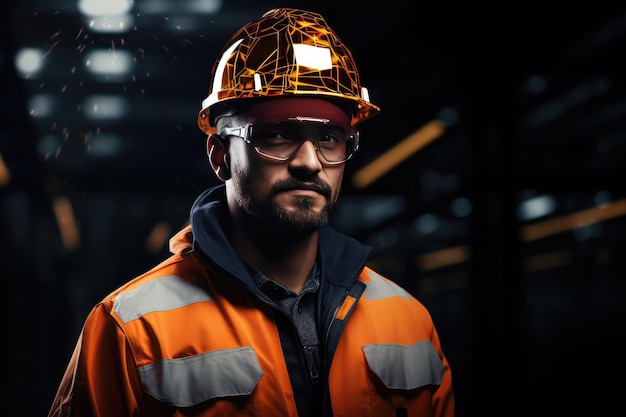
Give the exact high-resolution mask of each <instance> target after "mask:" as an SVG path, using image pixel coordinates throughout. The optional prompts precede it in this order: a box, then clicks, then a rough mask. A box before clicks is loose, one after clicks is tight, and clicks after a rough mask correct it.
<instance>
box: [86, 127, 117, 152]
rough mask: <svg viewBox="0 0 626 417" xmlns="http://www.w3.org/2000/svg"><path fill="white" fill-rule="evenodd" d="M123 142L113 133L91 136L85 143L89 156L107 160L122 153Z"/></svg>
mask: <svg viewBox="0 0 626 417" xmlns="http://www.w3.org/2000/svg"><path fill="white" fill-rule="evenodd" d="M123 143H124V142H123V140H122V138H121V137H120V136H119V135H116V134H113V133H101V134H99V135H96V136H92V137H91V139H90V140H89V143H87V152H88V153H89V155H91V156H94V157H97V158H107V157H111V156H115V155H119V154H120V153H121V152H122V145H123Z"/></svg>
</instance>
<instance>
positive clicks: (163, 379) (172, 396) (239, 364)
mask: <svg viewBox="0 0 626 417" xmlns="http://www.w3.org/2000/svg"><path fill="white" fill-rule="evenodd" d="M139 375H140V376H141V381H142V383H143V387H144V389H145V390H146V391H147V392H148V393H149V394H150V395H152V396H153V397H154V398H156V399H157V400H159V401H161V402H164V403H166V404H170V405H173V406H178V407H191V406H193V405H196V404H199V403H201V402H203V401H207V400H211V399H216V398H222V397H233V396H248V395H250V394H251V393H252V391H253V390H254V388H255V387H256V385H257V384H258V382H259V380H260V379H261V377H262V376H263V371H262V370H261V366H260V365H259V361H258V359H257V357H256V354H255V353H254V350H253V349H252V348H251V347H241V348H236V349H225V350H218V351H212V352H206V353H202V354H199V355H195V356H190V357H186V358H180V359H164V360H162V361H159V362H157V363H153V364H150V365H146V366H143V367H141V368H139Z"/></svg>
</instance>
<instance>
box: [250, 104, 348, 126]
mask: <svg viewBox="0 0 626 417" xmlns="http://www.w3.org/2000/svg"><path fill="white" fill-rule="evenodd" d="M239 116H240V117H242V118H246V119H249V120H250V121H256V122H262V121H269V120H272V121H279V120H290V119H293V118H296V117H305V118H314V119H327V120H328V121H329V123H332V124H337V125H345V126H349V125H350V117H349V116H348V114H347V113H346V112H345V111H344V110H343V109H342V108H341V107H338V106H337V105H335V104H333V103H331V102H329V101H327V100H323V99H316V98H280V99H272V100H266V101H263V102H260V103H257V104H255V105H253V106H251V107H249V108H248V109H246V110H244V111H243V112H241V113H240V114H239Z"/></svg>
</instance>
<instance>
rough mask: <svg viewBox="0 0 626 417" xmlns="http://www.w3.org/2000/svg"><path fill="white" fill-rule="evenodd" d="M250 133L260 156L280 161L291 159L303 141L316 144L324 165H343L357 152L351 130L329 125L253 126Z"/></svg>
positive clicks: (356, 137)
mask: <svg viewBox="0 0 626 417" xmlns="http://www.w3.org/2000/svg"><path fill="white" fill-rule="evenodd" d="M305 125H308V126H305ZM249 133H250V135H249V138H250V143H251V144H252V145H253V146H254V147H255V148H256V149H257V150H258V152H259V153H261V154H263V155H266V156H269V157H272V158H277V159H281V160H284V159H288V158H290V157H291V156H293V155H294V154H295V153H296V152H297V151H298V149H300V146H302V143H303V142H304V141H305V140H306V139H312V140H313V141H314V142H315V144H316V147H317V149H318V150H319V153H320V154H321V155H322V157H323V158H324V159H325V160H326V161H327V162H337V163H338V162H344V161H346V160H347V159H348V158H350V157H351V156H352V154H353V153H354V152H355V151H356V150H357V149H358V134H357V132H356V131H355V130H354V129H352V128H349V129H346V128H345V127H342V126H336V125H330V124H320V123H315V124H313V123H302V122H273V123H255V124H253V125H252V126H250V131H249Z"/></svg>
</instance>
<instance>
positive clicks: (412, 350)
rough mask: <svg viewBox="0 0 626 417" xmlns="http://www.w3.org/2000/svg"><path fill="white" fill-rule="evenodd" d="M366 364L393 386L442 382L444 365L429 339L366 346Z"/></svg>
mask: <svg viewBox="0 0 626 417" xmlns="http://www.w3.org/2000/svg"><path fill="white" fill-rule="evenodd" d="M363 352H364V353H365V357H366V358H367V364H368V365H369V367H370V369H371V370H372V372H374V373H375V374H376V375H378V377H379V378H380V379H381V381H382V382H383V383H384V384H385V386H387V387H388V388H391V389H406V390H410V389H415V388H419V387H422V386H425V385H435V386H439V385H441V379H442V378H443V373H444V366H443V363H442V362H441V359H440V358H439V356H438V355H437V352H436V351H435V348H434V347H433V345H432V343H431V342H430V341H429V340H425V341H422V342H418V343H416V344H414V345H397V344H382V345H365V346H363Z"/></svg>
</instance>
